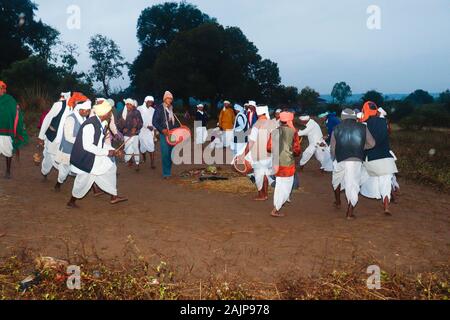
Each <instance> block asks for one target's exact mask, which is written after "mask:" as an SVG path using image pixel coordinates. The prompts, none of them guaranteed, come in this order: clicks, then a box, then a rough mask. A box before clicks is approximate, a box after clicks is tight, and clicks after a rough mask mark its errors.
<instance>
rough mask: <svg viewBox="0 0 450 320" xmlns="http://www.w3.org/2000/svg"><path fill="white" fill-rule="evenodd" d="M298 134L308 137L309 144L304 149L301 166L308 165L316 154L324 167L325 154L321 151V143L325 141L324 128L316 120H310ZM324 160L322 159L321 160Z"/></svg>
mask: <svg viewBox="0 0 450 320" xmlns="http://www.w3.org/2000/svg"><path fill="white" fill-rule="evenodd" d="M298 135H299V136H300V137H308V142H309V146H308V148H306V149H305V151H303V154H302V159H301V160H300V166H304V165H306V164H307V163H308V162H309V160H311V158H312V157H313V156H314V155H315V156H316V159H317V160H319V161H320V162H321V164H322V167H323V163H322V161H323V156H322V154H321V153H320V152H321V151H322V150H321V149H319V148H320V147H319V144H320V143H321V142H322V141H323V134H322V129H321V128H320V126H319V124H318V123H317V122H315V121H314V120H312V119H311V120H309V122H308V123H307V124H306V128H305V129H304V130H299V132H298ZM321 160H322V161H321Z"/></svg>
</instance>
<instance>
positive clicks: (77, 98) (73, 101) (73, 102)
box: [67, 92, 89, 109]
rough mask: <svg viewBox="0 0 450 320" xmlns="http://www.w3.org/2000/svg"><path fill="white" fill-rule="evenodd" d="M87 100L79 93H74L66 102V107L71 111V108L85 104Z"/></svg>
mask: <svg viewBox="0 0 450 320" xmlns="http://www.w3.org/2000/svg"><path fill="white" fill-rule="evenodd" d="M87 100H89V99H88V98H87V97H86V96H85V95H84V94H82V93H81V92H74V93H73V94H72V96H71V97H70V99H69V101H68V102H67V105H68V106H69V107H70V108H72V109H73V108H75V106H76V105H77V103H79V102H86V101H87Z"/></svg>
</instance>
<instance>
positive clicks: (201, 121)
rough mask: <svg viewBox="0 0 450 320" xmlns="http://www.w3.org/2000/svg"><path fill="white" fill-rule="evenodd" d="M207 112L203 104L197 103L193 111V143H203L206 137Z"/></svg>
mask: <svg viewBox="0 0 450 320" xmlns="http://www.w3.org/2000/svg"><path fill="white" fill-rule="evenodd" d="M208 120H209V118H208V114H207V113H206V111H205V106H204V105H203V104H199V105H197V112H196V113H195V128H196V129H195V144H198V145H200V144H201V145H203V144H204V143H205V142H206V139H207V138H208V127H207V126H208Z"/></svg>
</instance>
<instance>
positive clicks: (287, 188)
mask: <svg viewBox="0 0 450 320" xmlns="http://www.w3.org/2000/svg"><path fill="white" fill-rule="evenodd" d="M293 186H294V176H292V177H277V178H276V184H275V193H274V195H273V204H274V207H275V209H277V211H280V210H281V208H282V207H283V206H284V204H285V203H286V202H287V201H288V200H289V197H290V196H291V193H292V187H293Z"/></svg>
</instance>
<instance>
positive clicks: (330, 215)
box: [0, 147, 450, 281]
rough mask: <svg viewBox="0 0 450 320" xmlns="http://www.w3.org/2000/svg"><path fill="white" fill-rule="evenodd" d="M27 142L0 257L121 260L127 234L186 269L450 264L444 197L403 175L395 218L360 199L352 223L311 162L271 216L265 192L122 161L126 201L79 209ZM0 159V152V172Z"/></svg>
mask: <svg viewBox="0 0 450 320" xmlns="http://www.w3.org/2000/svg"><path fill="white" fill-rule="evenodd" d="M33 151H34V149H33V148H32V147H28V148H26V149H25V150H23V151H22V160H21V161H22V162H21V163H20V164H19V163H17V162H15V163H14V167H13V180H11V181H6V180H3V179H1V180H0V229H1V230H0V231H6V233H7V234H6V236H4V237H1V238H0V256H6V255H8V254H10V252H11V250H12V249H13V248H30V249H32V250H34V251H35V252H37V253H41V254H43V255H49V256H55V257H61V258H64V257H66V256H67V246H68V247H69V251H71V254H73V253H74V252H78V253H80V252H81V251H83V250H84V251H86V254H91V253H92V252H94V251H95V252H96V253H97V254H98V256H100V257H102V258H104V259H113V258H118V259H122V258H123V257H124V256H125V255H126V254H127V252H126V251H127V250H126V249H125V248H126V247H127V246H126V244H127V242H128V243H130V242H132V243H133V244H134V245H135V248H138V250H139V251H138V252H139V253H140V255H142V256H144V257H145V258H146V259H148V260H149V261H151V262H154V263H158V262H160V261H161V260H164V261H166V262H169V263H171V264H172V265H175V266H177V268H178V271H179V272H180V273H183V274H185V275H188V276H191V277H205V276H208V275H209V274H211V273H213V274H232V275H238V276H241V277H245V279H248V280H249V281H253V280H255V281H272V280H273V279H274V278H275V277H276V276H277V275H279V274H286V272H293V273H299V274H303V275H311V274H315V273H317V272H320V271H331V270H333V269H334V268H337V267H339V266H342V265H343V264H347V263H352V262H354V261H369V262H373V261H376V262H378V263H380V264H381V265H382V266H383V267H384V268H386V269H388V270H391V271H394V270H401V271H406V272H408V271H413V272H420V271H426V270H429V269H430V268H432V267H433V266H437V265H442V264H449V256H450V254H449V253H450V232H449V231H450V215H449V212H450V210H449V209H450V197H449V196H448V195H439V194H436V193H434V192H433V191H432V190H430V189H426V188H423V187H421V186H418V185H415V184H410V183H406V182H404V181H400V182H401V184H402V196H401V198H400V199H399V203H398V204H396V205H393V208H392V211H393V213H394V216H393V217H392V218H386V217H384V216H383V215H382V214H380V213H381V212H382V207H381V202H378V201H372V200H368V199H364V198H363V199H361V201H360V204H359V206H358V208H357V212H356V214H357V216H358V219H356V220H355V221H351V222H349V221H347V220H345V219H344V209H342V210H341V211H337V210H336V209H334V208H333V207H332V197H333V195H332V192H331V189H330V188H331V187H330V179H331V177H330V176H329V175H326V174H321V173H320V172H319V170H318V167H317V164H316V163H315V161H312V162H311V164H309V166H308V167H307V168H306V170H305V172H304V173H302V174H301V186H302V188H304V193H301V194H297V195H295V196H294V198H293V199H292V200H293V201H292V203H291V204H290V205H288V206H287V207H286V208H285V212H286V213H287V214H288V217H286V218H285V219H278V220H277V219H274V218H271V217H270V216H269V212H270V211H271V209H272V202H271V201H269V202H267V203H255V202H253V201H251V199H252V195H246V196H240V195H232V194H221V193H218V192H208V191H202V190H193V189H190V188H188V187H184V186H179V185H176V184H174V183H173V182H166V181H163V180H162V179H161V178H160V170H159V169H158V170H156V171H152V170H150V169H149V164H148V165H146V168H143V169H142V170H141V172H140V173H135V172H134V171H132V170H130V169H128V168H126V167H125V166H124V165H120V167H119V172H120V176H119V180H118V186H119V191H120V193H122V194H125V195H127V196H128V197H129V199H130V201H129V202H128V203H126V204H121V205H118V206H115V207H112V206H110V205H109V202H108V198H107V197H103V198H100V199H96V198H94V197H92V196H91V195H89V196H87V198H86V199H84V200H83V201H81V202H80V206H81V207H82V209H81V210H78V211H70V210H67V209H66V208H65V203H66V202H67V200H68V198H69V195H70V191H71V187H72V180H69V182H68V183H66V185H64V186H63V188H62V192H61V193H59V194H57V193H54V192H53V191H52V187H53V184H54V182H55V179H56V174H55V172H53V173H52V175H51V177H50V179H49V182H48V183H42V182H41V177H40V173H39V168H37V167H35V166H34V165H33V163H32V161H31V159H32V152H33ZM4 165H5V164H4V160H3V158H2V159H1V161H0V170H1V171H0V172H3V170H4ZM186 168H187V167H186V166H181V167H177V168H175V173H177V172H178V173H179V172H181V171H183V170H186ZM81 244H84V249H83V247H82V246H81ZM93 248H95V249H93ZM128 248H129V246H128Z"/></svg>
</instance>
